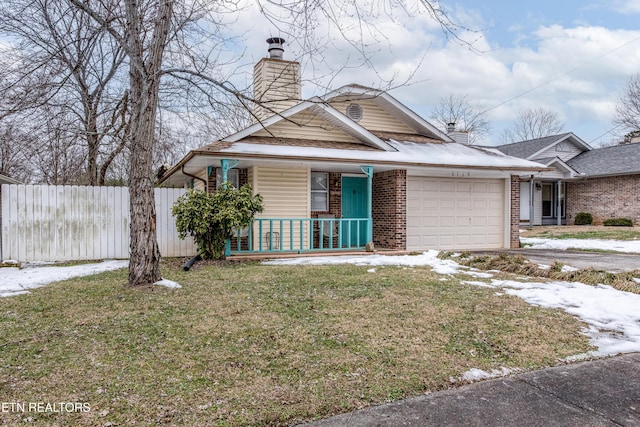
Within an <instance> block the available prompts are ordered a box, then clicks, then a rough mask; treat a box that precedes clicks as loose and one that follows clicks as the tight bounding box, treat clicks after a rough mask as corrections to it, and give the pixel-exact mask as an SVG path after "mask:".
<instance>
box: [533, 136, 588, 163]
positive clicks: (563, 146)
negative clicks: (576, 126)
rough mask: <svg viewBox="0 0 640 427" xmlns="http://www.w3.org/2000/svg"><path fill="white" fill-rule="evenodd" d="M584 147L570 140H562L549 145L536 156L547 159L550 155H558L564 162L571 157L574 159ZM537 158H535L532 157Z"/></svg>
mask: <svg viewBox="0 0 640 427" xmlns="http://www.w3.org/2000/svg"><path fill="white" fill-rule="evenodd" d="M582 151H583V150H582V149H580V148H579V147H578V146H576V145H575V144H573V143H572V142H569V141H562V142H560V143H559V144H556V145H554V146H553V147H549V148H547V149H546V150H544V151H543V152H542V153H540V154H538V155H537V156H536V159H547V158H549V157H558V158H559V159H561V160H562V161H563V162H566V161H567V160H569V159H573V158H574V157H575V156H577V155H578V154H580V153H582ZM532 160H535V159H532Z"/></svg>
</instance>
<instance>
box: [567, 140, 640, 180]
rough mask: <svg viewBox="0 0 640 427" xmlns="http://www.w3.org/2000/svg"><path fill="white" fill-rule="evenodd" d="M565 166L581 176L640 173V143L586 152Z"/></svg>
mask: <svg viewBox="0 0 640 427" xmlns="http://www.w3.org/2000/svg"><path fill="white" fill-rule="evenodd" d="M567 164H568V165H569V166H571V167H572V168H573V169H575V170H576V171H577V172H579V173H580V174H581V175H583V174H584V175H583V176H587V177H589V176H606V175H628V174H638V173H640V143H635V144H624V145H614V146H612V147H604V148H596V149H594V150H591V151H586V152H584V153H582V154H579V155H578V156H576V157H574V158H573V159H571V160H569V161H567Z"/></svg>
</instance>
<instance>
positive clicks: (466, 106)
mask: <svg viewBox="0 0 640 427" xmlns="http://www.w3.org/2000/svg"><path fill="white" fill-rule="evenodd" d="M485 109H486V108H485V106H484V105H480V104H474V103H473V102H471V101H469V97H468V96H467V95H449V96H445V97H442V98H440V102H439V103H438V105H436V107H435V108H434V110H433V112H432V114H431V118H432V119H433V120H435V121H436V123H437V125H438V127H439V128H440V129H441V130H442V131H443V132H445V133H446V132H447V127H448V125H449V123H455V124H456V129H457V130H461V131H464V132H468V133H469V143H470V144H478V143H480V142H481V141H483V140H484V139H485V138H486V137H487V136H488V134H489V129H490V126H489V121H488V120H487V118H486V116H485V113H484V111H485Z"/></svg>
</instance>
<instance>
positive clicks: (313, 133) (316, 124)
mask: <svg viewBox="0 0 640 427" xmlns="http://www.w3.org/2000/svg"><path fill="white" fill-rule="evenodd" d="M254 135H256V136H275V137H279V138H298V139H315V140H319V141H337V142H354V143H355V142H358V140H357V139H355V138H354V137H352V136H351V135H348V134H346V133H344V132H343V131H342V130H340V129H337V128H336V127H335V126H333V125H332V124H331V123H329V122H328V121H326V120H325V119H323V118H322V117H320V116H318V115H316V114H313V113H311V112H310V111H308V110H306V111H302V112H300V113H298V114H295V115H293V116H292V117H289V118H288V119H287V120H281V121H279V122H278V123H276V124H274V125H271V126H269V130H268V131H267V130H264V129H263V130H260V131H258V132H256V133H255V134H254Z"/></svg>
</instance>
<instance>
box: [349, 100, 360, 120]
mask: <svg viewBox="0 0 640 427" xmlns="http://www.w3.org/2000/svg"><path fill="white" fill-rule="evenodd" d="M362 115H363V112H362V107H361V106H360V104H349V106H348V107H347V117H349V118H350V119H351V120H353V121H354V122H359V121H360V120H362Z"/></svg>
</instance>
